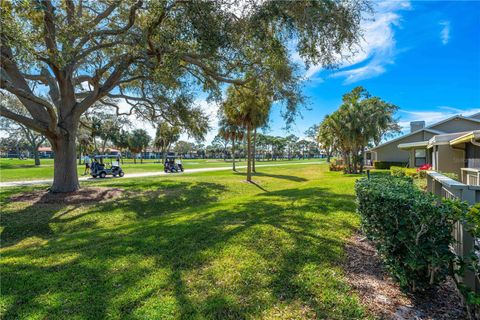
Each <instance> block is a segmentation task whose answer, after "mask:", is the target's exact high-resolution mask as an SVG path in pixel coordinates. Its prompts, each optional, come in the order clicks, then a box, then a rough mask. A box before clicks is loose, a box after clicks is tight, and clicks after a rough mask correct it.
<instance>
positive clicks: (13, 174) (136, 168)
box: [0, 158, 320, 182]
mask: <svg viewBox="0 0 480 320" xmlns="http://www.w3.org/2000/svg"><path fill="white" fill-rule="evenodd" d="M308 161H320V159H311V160H279V161H259V162H258V164H272V163H295V162H297V163H298V162H308ZM40 163H41V165H40V166H35V164H34V161H33V159H26V160H19V159H5V158H3V159H0V181H3V182H7V181H19V180H37V179H53V159H41V160H40ZM183 164H184V166H185V168H186V169H196V168H216V167H231V166H232V162H231V160H227V161H224V160H222V159H206V160H205V159H192V160H183ZM237 165H239V166H242V165H246V162H245V161H238V162H237ZM122 167H123V170H124V171H125V172H126V173H127V174H128V173H140V172H158V171H163V165H162V164H161V163H160V162H155V160H145V161H144V163H140V161H137V163H136V164H134V163H133V160H131V159H128V160H125V163H124V164H123V165H122ZM77 170H78V175H79V176H81V175H82V174H83V173H84V172H85V166H84V165H79V166H77Z"/></svg>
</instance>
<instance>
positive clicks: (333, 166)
mask: <svg viewBox="0 0 480 320" xmlns="http://www.w3.org/2000/svg"><path fill="white" fill-rule="evenodd" d="M344 169H345V166H344V165H341V164H336V163H333V162H332V163H330V167H329V170H330V171H343V170H344Z"/></svg>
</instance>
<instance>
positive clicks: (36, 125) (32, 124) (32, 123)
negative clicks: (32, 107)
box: [0, 104, 48, 134]
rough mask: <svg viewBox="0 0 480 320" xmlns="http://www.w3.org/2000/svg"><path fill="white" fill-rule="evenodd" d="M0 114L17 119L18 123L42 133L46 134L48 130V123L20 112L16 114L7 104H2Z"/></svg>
mask: <svg viewBox="0 0 480 320" xmlns="http://www.w3.org/2000/svg"><path fill="white" fill-rule="evenodd" d="M0 116H2V117H5V118H8V119H10V120H13V121H16V122H18V123H21V124H23V125H25V126H27V127H29V128H32V129H33V130H36V131H38V132H40V133H43V134H45V133H46V132H47V130H48V124H45V123H43V122H41V121H38V120H34V119H31V118H28V117H25V116H22V115H19V114H16V113H14V112H12V111H10V110H8V109H7V108H6V107H5V106H3V105H1V104H0Z"/></svg>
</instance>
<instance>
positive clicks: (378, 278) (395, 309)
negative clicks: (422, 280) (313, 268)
mask: <svg viewBox="0 0 480 320" xmlns="http://www.w3.org/2000/svg"><path fill="white" fill-rule="evenodd" d="M346 252H347V259H346V263H345V266H344V268H345V271H346V277H347V281H348V283H349V284H350V286H351V287H352V288H353V289H354V291H355V292H356V294H357V295H358V296H359V297H360V300H361V302H362V304H363V305H364V306H365V307H366V308H367V310H368V311H369V312H370V313H371V314H372V315H373V316H375V317H376V318H378V319H398V320H400V319H417V320H427V319H441V320H444V319H445V320H446V319H449V320H451V319H467V314H466V312H465V308H464V307H463V305H462V301H461V299H460V297H459V295H458V294H457V292H456V289H455V284H454V283H453V280H451V279H448V280H447V281H445V283H443V284H442V285H440V286H439V287H438V288H437V289H435V290H431V291H428V292H423V293H421V294H420V293H419V294H415V295H411V294H406V293H404V292H402V291H401V290H400V287H399V286H398V285H397V284H396V283H395V282H394V281H393V279H392V278H390V277H389V276H388V275H387V274H386V273H385V271H384V270H383V266H382V263H381V261H380V258H379V256H378V255H377V251H376V249H375V247H374V246H373V245H372V243H371V242H370V241H368V240H365V239H364V238H363V236H361V235H359V234H356V235H354V236H353V237H351V238H350V239H349V241H348V243H347V245H346Z"/></svg>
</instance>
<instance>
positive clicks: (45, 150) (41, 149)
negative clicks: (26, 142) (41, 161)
mask: <svg viewBox="0 0 480 320" xmlns="http://www.w3.org/2000/svg"><path fill="white" fill-rule="evenodd" d="M38 151H39V152H51V151H52V148H50V147H38Z"/></svg>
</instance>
